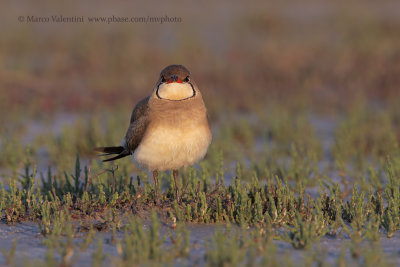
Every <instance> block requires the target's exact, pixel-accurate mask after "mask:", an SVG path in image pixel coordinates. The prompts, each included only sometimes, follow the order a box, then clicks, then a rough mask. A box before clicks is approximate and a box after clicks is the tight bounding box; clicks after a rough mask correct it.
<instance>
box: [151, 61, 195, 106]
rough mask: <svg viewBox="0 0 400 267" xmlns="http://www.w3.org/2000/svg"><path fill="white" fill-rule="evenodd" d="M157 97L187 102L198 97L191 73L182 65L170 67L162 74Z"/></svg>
mask: <svg viewBox="0 0 400 267" xmlns="http://www.w3.org/2000/svg"><path fill="white" fill-rule="evenodd" d="M156 94H157V97H158V98H160V99H167V100H186V99H189V98H192V97H194V96H195V95H196V90H195V89H194V86H193V84H192V82H191V78H190V72H189V70H188V69H187V68H185V67H184V66H182V65H169V66H167V67H166V68H164V69H163V70H162V71H161V73H160V78H159V80H158V83H157V88H156Z"/></svg>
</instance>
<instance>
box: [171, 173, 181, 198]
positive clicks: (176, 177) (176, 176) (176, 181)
mask: <svg viewBox="0 0 400 267" xmlns="http://www.w3.org/2000/svg"><path fill="white" fill-rule="evenodd" d="M172 173H173V175H174V180H175V192H176V200H177V201H178V203H180V202H181V200H180V198H179V187H178V170H173V171H172Z"/></svg>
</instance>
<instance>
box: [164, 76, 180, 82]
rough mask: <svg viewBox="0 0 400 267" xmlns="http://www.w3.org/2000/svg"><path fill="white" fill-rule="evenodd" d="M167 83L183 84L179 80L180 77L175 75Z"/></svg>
mask: <svg viewBox="0 0 400 267" xmlns="http://www.w3.org/2000/svg"><path fill="white" fill-rule="evenodd" d="M167 83H183V82H182V80H181V79H179V77H178V76H176V75H173V76H172V77H171V78H169V80H168V81H167Z"/></svg>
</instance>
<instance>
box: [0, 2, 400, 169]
mask: <svg viewBox="0 0 400 267" xmlns="http://www.w3.org/2000/svg"><path fill="white" fill-rule="evenodd" d="M53 15H62V16H65V17H67V16H83V17H84V20H85V21H84V22H83V23H55V22H51V19H50V22H47V23H40V22H37V23H33V22H31V23H27V22H26V20H25V21H24V22H20V21H18V17H19V16H24V17H26V16H48V17H51V16H53ZM113 15H114V16H121V17H122V16H127V17H132V16H135V17H141V16H145V17H147V16H154V17H164V16H169V17H179V18H181V22H175V23H162V24H160V23H110V24H107V23H101V22H98V23H90V22H88V20H87V17H96V16H101V17H110V16H113ZM0 21H1V23H0V30H1V34H0V114H1V115H0V124H1V130H0V133H1V143H0V144H1V153H0V154H1V155H0V165H2V166H8V165H11V166H13V168H14V169H18V168H20V167H21V166H23V165H22V163H21V162H25V161H26V159H25V157H27V155H29V154H30V155H36V156H37V155H39V156H41V157H42V158H43V161H44V162H45V163H43V164H44V165H47V164H49V162H50V163H52V162H56V163H57V164H58V166H62V165H63V163H64V162H67V163H65V168H66V167H67V166H71V165H70V162H73V160H74V157H75V154H76V153H80V154H81V155H85V154H86V155H90V153H91V152H90V151H91V148H92V147H93V146H96V145H105V144H107V145H113V144H119V142H120V140H121V138H122V136H123V135H124V133H125V130H126V128H127V126H128V121H129V116H130V112H131V110H132V108H133V107H134V105H135V104H136V103H137V101H138V100H140V99H141V98H143V97H145V96H147V95H148V94H149V93H150V92H151V90H152V88H153V86H154V85H155V82H156V80H157V78H158V75H159V72H160V71H161V69H162V68H164V67H165V66H166V65H169V64H183V65H185V66H186V67H188V68H189V69H190V70H191V72H192V76H193V78H194V79H195V80H196V82H197V84H198V85H199V87H200V89H201V90H202V93H203V96H204V100H205V102H206V105H207V107H208V111H209V117H210V121H211V123H212V125H213V132H214V140H215V144H214V148H212V150H211V152H210V156H208V159H209V160H210V161H212V162H216V161H217V159H213V156H212V155H213V153H214V152H213V151H215V155H217V154H218V153H220V151H223V153H224V157H225V158H226V157H228V158H229V156H230V155H233V156H232V158H235V159H238V158H240V157H242V161H243V162H245V163H246V162H247V161H249V160H250V161H252V160H251V159H252V158H258V159H259V157H258V156H257V153H259V154H262V155H264V152H265V151H267V150H268V151H270V152H269V153H272V152H271V151H274V147H273V146H271V140H272V141H276V142H278V143H279V144H280V145H279V146H277V151H278V152H279V153H281V152H282V151H283V152H282V153H284V152H285V151H286V152H287V151H292V150H291V149H292V148H291V147H292V145H293V143H294V144H295V145H298V146H297V147H299V151H300V152H302V151H303V152H304V151H306V150H307V151H310V150H311V151H313V155H314V154H315V155H316V157H318V158H319V159H321V158H324V157H326V158H328V159H329V157H335V155H336V156H337V155H338V153H339V154H340V153H341V152H340V151H341V149H340V148H341V147H349V146H350V147H351V146H353V148H354V150H357V151H360V153H362V154H363V155H364V154H368V153H370V151H373V152H374V153H375V152H376V150H379V149H381V150H383V152H382V153H381V154H379V153H378V152H379V151H378V152H377V153H375V154H378V155H387V154H390V153H392V152H393V151H392V148H393V147H395V146H394V145H393V144H394V143H396V144H397V142H398V141H399V140H400V126H399V124H400V123H399V121H400V115H399V110H400V107H399V104H398V103H399V100H400V88H399V84H400V34H399V32H400V2H398V1H379V2H377V1H363V2H353V3H349V2H348V1H334V2H321V1H301V2H300V1H296V2H294V1H293V2H292V1H288V2H279V3H277V2H275V3H266V2H263V1H255V2H253V3H251V4H250V3H248V2H239V1H233V2H232V1H230V2H229V3H228V2H217V3H216V2H214V1H207V2H202V3H199V2H197V1H164V2H157V3H155V2H152V1H134V2H133V1H119V2H112V3H111V2H110V1H84V2H82V1H68V2H65V3H60V2H54V1H42V2H40V3H38V2H32V1H25V2H23V1H18V2H16V1H5V2H4V3H3V4H2V8H1V10H0ZM382 111H384V113H382ZM352 114H353V115H352ZM360 114H361V115H360ZM365 114H366V115H365ZM376 114H383V115H376ZM387 114H389V115H387ZM348 118H350V120H349V119H348ZM364 118H365V119H364ZM354 121H356V122H354ZM353 122H354V123H353ZM346 123H347V124H346ZM352 123H353V124H352ZM382 123H386V124H384V125H385V126H382ZM66 125H67V126H66ZM339 126H340V127H339ZM337 127H339V128H337ZM380 127H383V128H385V129H389V130H388V131H389V132H390V133H389V135H390V138H389V141H387V142H389V143H388V144H387V145H386V146H385V144H386V143H384V145H382V142H383V141H384V140H386V139H388V138H387V136H388V132H387V131H386V130H380V129H379V128H380ZM333 128H334V129H333ZM353 128H357V131H358V132H357V133H354V134H353V132H352V129H353ZM336 129H339V130H336ZM371 129H372V130H371ZM374 129H375V130H374ZM327 132H328V134H326V133H327ZM369 132H373V133H372V134H371V138H370V139H368V140H367V141H366V142H364V143H362V142H361V144H360V142H359V141H358V137H359V136H363V135H365V134H366V133H369ZM320 134H322V135H321V136H323V137H321V138H319V137H320ZM341 136H344V137H343V138H345V137H346V138H350V139H349V140H347V139H346V140H345V141H343V142H342V143H341V141H338V140H339V139H338V137H341ZM318 138H319V139H318ZM340 140H342V139H340ZM232 142H234V144H236V145H234V146H233V148H232V145H231V144H232ZM385 142H386V141H385ZM27 145H28V147H29V148H28V150H29V153H26V151H27V150H26V149H27ZM264 145H265V146H267V148H265V150H263V149H264ZM46 146H47V148H46ZM43 147H45V149H43ZM382 147H383V148H382ZM385 147H387V149H385ZM255 148H257V149H255ZM303 148H305V149H303ZM335 149H336V150H335ZM307 151H306V152H304V153H305V154H306V155H308V154H307ZM335 151H336V152H335ZM278 152H277V153H278ZM303 152H302V153H303ZM221 153H222V152H221ZM287 153H290V152H287ZM335 153H336V154H335ZM349 153H350V154H351V152H349ZM393 153H394V152H393ZM238 155H240V156H238ZM67 156H68V157H67ZM341 156H342V159H347V156H348V155H347V154H346V155H341ZM350 156H351V155H349V156H348V157H350ZM310 157H311V156H310ZM215 158H217V156H215ZM335 159H337V158H335ZM30 160H33V159H30ZM271 160H272V159H271V158H268V159H265V158H264V161H263V162H258V164H260V165H263V166H272V165H273V164H272V163H271ZM38 161H41V160H38ZM232 162H233V161H232ZM252 162H253V161H252ZM60 164H61V165H60ZM253 165H254V162H253ZM260 172H261V175H267V174H266V173H268V171H260Z"/></svg>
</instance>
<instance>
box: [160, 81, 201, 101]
mask: <svg viewBox="0 0 400 267" xmlns="http://www.w3.org/2000/svg"><path fill="white" fill-rule="evenodd" d="M161 84H162V83H160V84H159V85H158V86H157V91H156V95H157V97H158V98H159V99H162V100H168V101H183V100H187V99H190V98H192V97H195V96H196V90H194V87H193V84H192V83H191V82H188V84H190V86H191V87H192V90H193V95H192V96H189V97H186V98H183V99H177V100H173V99H167V98H162V97H160V95H159V94H158V89H160V85H161Z"/></svg>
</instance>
